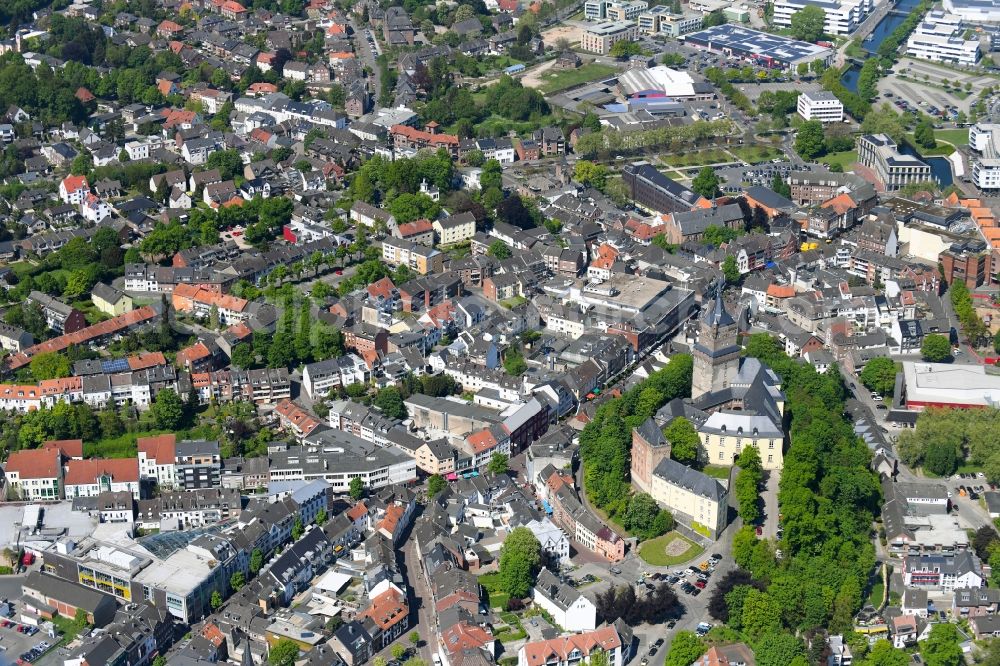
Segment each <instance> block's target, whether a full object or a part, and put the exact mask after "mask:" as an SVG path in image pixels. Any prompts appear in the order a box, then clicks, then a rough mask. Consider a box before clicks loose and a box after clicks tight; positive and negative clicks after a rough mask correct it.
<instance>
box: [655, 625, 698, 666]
mask: <svg viewBox="0 0 1000 666" xmlns="http://www.w3.org/2000/svg"><path fill="white" fill-rule="evenodd" d="M706 649H707V648H706V646H705V643H704V642H703V641H702V640H701V639H700V638H698V636H696V635H695V633H694V632H693V631H678V632H677V635H676V636H674V640H673V641H671V643H670V652H668V653H667V659H666V663H665V664H664V666H691V664H692V663H694V661H695V660H696V659H697V658H698V657H700V656H701V655H703V654H705V650H706Z"/></svg>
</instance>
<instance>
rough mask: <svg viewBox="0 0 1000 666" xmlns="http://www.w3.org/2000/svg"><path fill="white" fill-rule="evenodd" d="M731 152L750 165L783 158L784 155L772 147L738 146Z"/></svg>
mask: <svg viewBox="0 0 1000 666" xmlns="http://www.w3.org/2000/svg"><path fill="white" fill-rule="evenodd" d="M730 152H732V153H733V154H734V155H736V156H737V157H739V158H740V159H741V160H743V161H744V162H749V163H750V164H754V163H755V162H765V161H767V160H773V159H774V158H776V157H781V156H782V154H783V153H782V152H781V151H780V150H778V149H777V148H774V147H772V146H738V147H736V148H732V149H731V150H730Z"/></svg>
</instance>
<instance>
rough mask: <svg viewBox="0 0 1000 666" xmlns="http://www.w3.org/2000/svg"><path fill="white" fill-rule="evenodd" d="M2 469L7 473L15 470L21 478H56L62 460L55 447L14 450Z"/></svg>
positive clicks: (59, 471)
mask: <svg viewBox="0 0 1000 666" xmlns="http://www.w3.org/2000/svg"><path fill="white" fill-rule="evenodd" d="M4 470H5V471H6V472H7V474H10V473H11V472H17V474H18V476H19V477H20V478H21V479H58V478H59V476H60V473H61V471H62V461H61V460H60V456H59V451H57V450H55V449H30V450H27V451H14V452H13V453H11V454H10V457H9V458H7V464H6V465H5V466H4Z"/></svg>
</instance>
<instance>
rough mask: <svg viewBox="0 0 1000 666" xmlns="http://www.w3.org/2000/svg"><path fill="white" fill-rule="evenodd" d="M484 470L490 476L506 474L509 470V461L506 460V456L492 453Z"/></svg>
mask: <svg viewBox="0 0 1000 666" xmlns="http://www.w3.org/2000/svg"><path fill="white" fill-rule="evenodd" d="M486 469H487V471H489V472H490V473H491V474H506V473H507V470H508V469H510V460H509V459H508V458H507V454H505V453H494V454H493V455H492V456H491V457H490V462H489V464H488V465H487V466H486Z"/></svg>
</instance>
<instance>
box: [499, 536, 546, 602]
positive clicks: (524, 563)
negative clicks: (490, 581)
mask: <svg viewBox="0 0 1000 666" xmlns="http://www.w3.org/2000/svg"><path fill="white" fill-rule="evenodd" d="M541 549H542V547H541V544H539V543H538V539H537V538H535V535H534V534H532V532H531V530H529V529H528V528H526V527H515V528H514V530H513V531H512V532H511V533H510V535H508V537H507V538H506V539H505V540H504V542H503V546H502V547H501V549H500V571H499V576H500V581H501V584H502V585H503V589H504V590H505V591H506V592H507V594H509V595H510V597H511V598H512V599H523V598H524V597H526V596H528V592H529V591H530V590H531V587H532V586H533V585H534V584H535V576H536V575H537V574H538V569H539V567H540V566H541V562H542V553H541Z"/></svg>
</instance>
